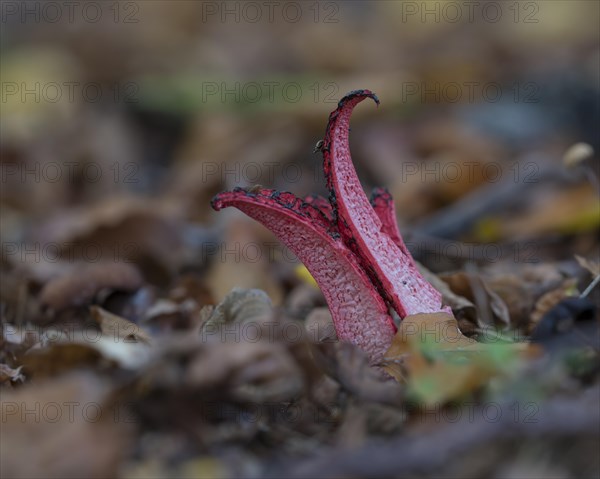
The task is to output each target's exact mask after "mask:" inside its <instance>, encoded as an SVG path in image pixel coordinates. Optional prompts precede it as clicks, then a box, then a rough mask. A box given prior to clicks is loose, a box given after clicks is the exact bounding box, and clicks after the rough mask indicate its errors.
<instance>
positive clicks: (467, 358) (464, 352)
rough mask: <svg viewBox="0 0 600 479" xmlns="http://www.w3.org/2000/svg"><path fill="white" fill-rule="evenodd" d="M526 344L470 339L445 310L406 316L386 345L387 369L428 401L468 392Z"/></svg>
mask: <svg viewBox="0 0 600 479" xmlns="http://www.w3.org/2000/svg"><path fill="white" fill-rule="evenodd" d="M527 351H528V345H527V344H486V343H479V342H477V341H475V340H473V339H470V338H467V337H466V336H464V335H463V334H462V332H461V331H460V329H459V328H458V324H457V322H456V319H455V318H454V317H452V316H450V315H449V314H446V313H434V314H415V315H412V316H407V317H406V318H404V320H403V321H402V322H401V323H400V327H399V329H398V332H397V333H396V336H395V337H394V340H393V342H392V345H391V346H390V348H389V349H388V350H387V352H386V354H385V357H384V361H383V364H382V366H383V369H384V370H385V371H387V372H388V373H389V374H390V375H392V376H393V377H394V378H396V380H397V381H399V382H403V383H407V385H408V387H409V391H410V393H412V394H414V395H415V396H416V397H417V398H418V399H419V400H421V401H423V402H424V403H426V404H429V405H433V404H437V405H439V404H441V403H445V402H446V401H448V400H452V399H457V398H459V397H462V396H465V395H467V394H469V393H471V392H473V391H475V390H476V389H477V388H479V387H481V386H483V385H484V384H486V382H487V381H488V380H489V379H490V378H492V377H493V376H495V375H498V374H502V373H505V372H506V371H507V368H510V367H512V366H513V364H514V361H511V359H517V358H518V357H519V355H520V353H521V352H527Z"/></svg>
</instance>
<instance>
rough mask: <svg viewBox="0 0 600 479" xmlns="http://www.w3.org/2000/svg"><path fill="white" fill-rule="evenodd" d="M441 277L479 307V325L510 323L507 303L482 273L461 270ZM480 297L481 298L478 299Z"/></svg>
mask: <svg viewBox="0 0 600 479" xmlns="http://www.w3.org/2000/svg"><path fill="white" fill-rule="evenodd" d="M439 277H440V278H441V279H442V280H443V281H445V282H446V283H447V284H448V285H449V286H450V289H451V290H452V291H454V293H456V294H458V295H460V296H463V297H465V298H467V299H468V300H469V301H471V302H472V303H474V304H475V305H476V306H477V307H478V325H479V326H480V327H485V326H496V325H498V326H503V327H506V326H508V325H510V316H509V314H508V308H507V307H506V304H505V303H504V301H503V300H502V298H500V296H498V294H496V293H495V292H494V291H492V289H491V288H490V287H489V286H488V284H487V283H486V281H485V280H484V279H483V277H481V275H479V274H474V273H466V272H462V271H459V272H456V273H452V274H441V275H439ZM480 297H481V300H480V301H478V300H479V298H480ZM480 303H481V304H480ZM490 313H491V314H490Z"/></svg>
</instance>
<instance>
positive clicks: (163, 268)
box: [0, 0, 600, 477]
mask: <svg viewBox="0 0 600 479" xmlns="http://www.w3.org/2000/svg"><path fill="white" fill-rule="evenodd" d="M599 8H600V4H599V3H598V2H595V1H578V0H553V1H515V2H513V1H511V2H489V1H481V2H462V1H450V0H444V1H442V0H438V1H400V0H399V1H373V2H363V1H351V2H350V1H349V2H341V1H318V2H287V1H283V2H262V1H261V2H235V1H223V2H222V1H216V2H211V1H177V0H174V1H162V0H148V1H121V2H108V1H106V2H104V1H102V2H87V1H83V2H78V1H76V2H62V1H57V2H37V1H3V2H2V4H1V33H0V42H1V43H0V56H1V60H0V66H1V73H0V76H1V85H2V92H1V94H2V98H1V103H0V108H1V112H0V140H1V143H0V157H1V175H2V176H1V183H0V185H1V190H0V207H1V212H0V240H1V241H2V258H1V261H2V273H1V277H2V287H1V288H0V291H1V299H2V315H3V316H2V317H3V321H4V322H9V323H11V324H17V325H18V324H54V323H56V322H57V321H58V320H60V321H75V322H76V321H77V320H78V319H77V318H79V319H81V318H82V317H86V318H87V317H88V316H89V312H88V311H87V309H85V311H84V312H82V311H81V310H78V309H76V308H80V307H82V306H85V307H87V305H88V304H89V303H90V302H91V299H90V298H92V297H95V300H94V301H95V304H101V305H102V307H103V308H105V309H106V310H107V311H112V312H113V313H115V314H121V315H123V316H125V317H127V318H128V319H130V320H131V321H133V322H135V323H138V322H141V321H142V319H143V320H144V321H149V322H147V323H146V324H150V325H151V326H152V327H155V328H161V327H164V324H168V328H172V329H178V328H182V329H185V328H187V327H189V325H190V322H193V319H190V318H194V317H195V316H194V315H195V314H197V313H198V311H199V310H200V307H201V306H202V305H206V304H217V303H218V302H219V301H221V300H222V299H223V298H224V297H225V295H226V294H227V293H228V292H229V291H230V290H231V289H232V288H233V287H235V286H239V287H245V288H261V289H263V290H265V291H266V292H267V293H268V295H269V297H270V298H271V299H272V301H273V302H274V304H275V305H277V306H284V307H285V308H286V309H287V310H288V311H292V312H294V311H295V312H296V313H294V314H297V315H298V316H302V314H303V313H302V314H301V313H298V309H297V308H298V307H299V306H298V305H299V304H305V302H306V301H307V300H306V297H305V296H302V294H306V291H305V290H302V291H304V293H302V294H299V293H298V287H299V285H301V286H306V283H307V282H310V278H307V276H306V274H305V271H304V270H302V268H301V267H299V265H298V264H297V262H296V260H295V259H294V257H293V255H291V253H289V252H288V251H287V250H285V249H284V248H283V247H282V246H280V245H279V243H278V242H277V240H276V239H275V238H274V237H273V236H272V235H271V234H270V233H269V232H268V231H267V230H266V229H264V228H263V227H261V226H260V225H258V224H257V223H255V222H253V221H251V220H250V219H248V218H246V217H245V216H244V215H243V214H242V213H240V212H238V211H234V210H231V211H230V210H225V211H222V212H220V213H216V212H214V211H213V210H212V209H211V207H210V200H211V198H212V196H213V195H215V194H216V193H218V192H220V191H223V190H226V189H231V188H233V187H235V186H244V187H248V186H252V185H254V184H261V185H263V186H265V187H268V188H276V189H282V190H287V191H292V192H294V193H296V194H297V195H299V196H303V195H308V194H310V193H317V194H321V195H326V194H327V192H326V190H325V182H324V178H323V174H322V171H321V166H322V157H321V154H320V153H319V152H316V153H315V152H314V149H315V144H316V143H317V141H318V140H320V139H322V137H323V134H324V131H325V127H326V123H327V118H328V115H329V113H330V112H331V111H332V110H334V109H335V108H336V104H337V101H338V100H339V99H340V98H341V97H342V96H344V95H345V94H346V93H347V92H349V91H351V90H354V89H360V88H366V89H370V90H372V91H373V92H375V93H376V94H377V95H378V97H379V99H380V100H381V105H380V106H379V107H376V106H375V105H374V104H373V103H371V102H369V103H367V102H364V103H362V104H360V105H359V106H358V107H357V109H356V111H355V113H354V116H353V119H352V133H351V147H352V155H353V159H354V163H355V165H356V168H357V171H358V174H359V176H360V178H361V181H362V182H363V186H364V187H365V190H366V191H367V192H369V191H370V190H371V188H372V187H374V186H386V187H388V188H389V190H390V191H391V192H392V194H393V196H394V199H395V203H396V211H397V214H398V219H399V222H400V225H401V229H402V232H403V234H404V235H405V239H406V242H407V244H408V245H409V249H411V251H412V252H413V254H414V256H415V257H416V258H417V259H418V260H419V261H421V262H422V263H423V264H424V265H425V266H427V267H428V268H429V269H431V270H432V271H434V272H436V273H440V272H447V271H451V270H457V269H461V268H464V267H465V265H466V264H470V265H475V266H474V267H475V268H479V269H480V270H482V271H489V270H493V271H496V272H498V271H503V272H505V273H507V274H508V273H510V274H514V275H517V277H520V278H525V277H526V279H527V280H528V281H532V283H531V284H535V286H531V284H530V283H527V285H525V286H523V285H522V284H521V283H519V284H518V285H516V283H515V280H514V278H515V276H511V277H510V278H512V279H511V280H510V281H505V282H504V283H502V285H498V284H497V285H496V286H497V289H496V291H497V292H498V291H499V292H500V295H501V296H502V299H503V300H504V302H505V303H506V304H507V305H508V310H509V311H510V313H511V316H510V318H511V319H508V316H507V315H506V314H505V313H503V314H500V316H503V318H504V322H505V324H508V323H511V324H512V326H514V327H518V326H519V325H521V326H522V325H524V324H526V323H527V321H528V319H526V318H529V313H530V312H531V311H532V310H533V308H534V303H535V302H534V299H537V298H539V297H540V296H541V295H542V293H543V292H546V291H548V288H549V286H548V284H550V283H551V284H552V285H554V286H553V287H556V285H558V284H562V283H561V281H563V280H564V276H561V274H558V273H557V272H556V271H557V270H556V269H546V270H544V271H543V272H540V269H539V268H538V269H537V270H536V271H537V273H535V274H533V273H531V272H529V273H528V274H530V276H527V275H526V274H525V273H523V268H524V267H533V266H536V267H539V266H544V265H548V264H561V265H563V266H564V267H565V268H566V269H564V270H563V272H564V271H571V272H572V271H574V268H575V266H574V265H576V263H575V260H574V255H576V254H577V255H580V256H582V257H586V258H592V259H593V258H595V259H596V260H597V252H598V224H599V221H600V220H599V219H600V206H599V202H598V191H599V183H598V155H597V153H594V150H595V151H596V152H597V151H598V149H599V148H600V141H599V135H598V132H599V131H600V104H599V98H600V97H599V93H600V91H599V90H600V86H599V85H600V62H599V61H600V60H599V59H600V44H599V29H598V18H599V15H600V10H599ZM107 263H109V264H110V265H111V266H110V268H108V269H105V270H101V271H100V269H99V268H100V266H99V265H104V264H107ZM115 264H117V265H121V266H122V265H123V264H125V265H126V267H124V269H120V266H119V267H116V266H114V265H115ZM82 265H84V266H90V265H93V266H95V269H93V271H92V270H90V271H92V272H90V275H91V277H92V279H89V280H88V279H86V278H87V277H83V276H81V275H80V273H79V271H81V270H80V269H78V268H81V266H82ZM565 265H566V266H565ZM569 268H570V269H569ZM73 272H76V273H73ZM73 274H74V276H73ZM579 274H580V278H582V277H583V276H582V273H581V272H580V273H579ZM69 275H71V276H69ZM64 277H68V278H69V279H68V280H67V281H66V282H65V281H63V282H61V283H60V284H59V285H56V283H54V285H53V286H52V287H49V286H48V285H49V284H52V282H53V281H54V280H55V279H56V278H64ZM542 277H543V278H544V280H543V281H542V280H541V279H540V278H542ZM532 278H534V279H532ZM548 278H550V279H548ZM587 279H588V282H589V278H587ZM541 283H543V284H544V285H545V286H544V287H540V286H539V285H540V284H541ZM141 285H143V287H142V286H141ZM580 285H583V286H585V284H584V283H583V282H582V283H580ZM517 286H518V287H517ZM572 286H573V285H572V284H571V287H572ZM103 287H104V289H103ZM106 287H109V289H110V288H112V289H111V291H114V290H118V291H120V293H119V294H112V293H111V294H110V295H106V294H104V293H102V291H104V290H105V289H106ZM86 288H87V289H86ZM89 291H91V293H90V292H89ZM132 291H137V292H136V293H135V294H133V293H132ZM99 292H100V293H99ZM96 293H98V294H100V296H98V294H96ZM126 293H127V294H126ZM103 294H104V296H103ZM311 294H312V295H313V296H315V295H318V292H317V293H314V292H313V293H311ZM594 294H595V293H594ZM94 295H96V296H94ZM592 296H594V295H592ZM525 297H526V298H527V299H524V298H525ZM594 297H596V300H597V295H596V296H594ZM159 298H163V300H161V301H167V303H164V302H163V303H159ZM164 298H166V299H164ZM189 300H192V302H191V303H190V301H189ZM309 303H310V305H311V307H313V306H314V305H315V304H319V305H321V306H322V305H324V303H323V300H322V298H317V299H314V298H313V299H311V302H309ZM157 304H160V305H161V307H162V308H163V309H160V308H159V309H160V311H158V310H152V308H153V307H156V305H157ZM190 304H191V306H190ZM165 305H166V306H165ZM167 306H168V307H167ZM69 308H71V309H69ZM73 308H75V309H73ZM164 308H166V309H164ZM169 308H171V309H169ZM65 310H68V311H69V313H68V314H67V315H66V316H65V315H63V316H61V315H60V314H62V313H61V312H63V313H64V311H65ZM74 311H75V312H74ZM59 313H60V314H59ZM148 318H150V319H148ZM157 318H158V319H157ZM492 322H493V321H492ZM5 359H6V358H5ZM16 365H17V363H14V364H13V366H15V367H16ZM36 367H37V366H36ZM34 369H35V368H34ZM40 374H41V373H40ZM175 404H176V403H175ZM111 434H112V433H111ZM23 437H24V438H27V436H23ZM77 437H78V436H77ZM109 437H112V436H110V435H109ZM27 440H28V439H27ZM146 440H147V441H150V442H149V443H148V444H150V445H148V444H146V446H144V447H148V448H149V449H143V447H142V446H140V447H142V450H149V451H155V450H158V449H159V448H158V446H156V444H162V443H160V442H157V443H152V439H151V438H150V439H146ZM78 441H79V440H77V442H78ZM83 443H85V441H82V444H83ZM152 444H155V445H154V446H152ZM174 444H178V443H174ZM187 446H188V447H189V444H188V445H187ZM82 447H83V446H82ZM160 447H162V446H160ZM171 447H174V448H175V449H177V447H175V446H173V444H171ZM169 451H171V452H173V451H172V450H171V449H169ZM100 452H102V451H100ZM104 452H106V454H107V455H105V456H100V457H101V458H100V459H98V461H99V462H98V464H96V463H94V464H93V465H92V466H93V467H92V466H90V467H92V469H93V468H94V467H96V466H98V468H97V469H94V470H97V471H103V472H104V473H106V471H113V472H114V470H113V469H111V468H110V467H111V466H106V465H107V464H114V463H115V460H114V457H115V456H113V455H111V454H117V453H115V451H113V450H109V451H104ZM90 454H91V453H90ZM94 454H95V453H94ZM94 454H91V455H90V456H87V455H86V454H85V453H82V457H91V456H94ZM169 454H170V453H169ZM117 455H118V454H117ZM169 457H171V458H173V457H177V455H176V454H175V453H174V452H173V455H172V456H169ZM103 461H104V462H103ZM78 466H81V464H76V465H75V466H73V467H74V470H75V471H77V470H78V469H77V467H78ZM204 466H206V465H204ZM204 466H203V467H204ZM209 466H210V467H212V466H211V465H210V464H209V465H208V466H206V467H208V468H209V470H212V469H210V467H209ZM106 467H108V469H106ZM57 470H58V471H60V472H61V473H62V472H64V469H61V468H60V467H59V468H58V469H57ZM23 477H24V476H23ZM28 477H29V476H28Z"/></svg>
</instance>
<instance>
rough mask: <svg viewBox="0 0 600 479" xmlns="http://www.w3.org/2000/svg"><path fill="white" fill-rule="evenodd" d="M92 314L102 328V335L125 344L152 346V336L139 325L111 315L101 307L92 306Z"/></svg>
mask: <svg viewBox="0 0 600 479" xmlns="http://www.w3.org/2000/svg"><path fill="white" fill-rule="evenodd" d="M90 314H91V315H92V319H94V321H96V322H97V323H98V325H99V326H100V330H101V331H102V334H103V335H106V336H108V337H109V338H110V337H112V338H114V339H115V340H117V339H122V340H123V341H124V342H133V343H137V342H141V343H144V344H150V343H151V342H152V339H151V337H150V335H149V334H148V333H147V332H146V331H144V330H143V329H142V328H140V327H139V326H138V325H137V324H135V323H132V322H131V321H128V320H127V319H124V318H121V317H120V316H116V315H114V314H112V313H109V312H108V311H106V310H104V309H102V308H101V307H99V306H91V307H90Z"/></svg>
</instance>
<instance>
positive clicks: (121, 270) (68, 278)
mask: <svg viewBox="0 0 600 479" xmlns="http://www.w3.org/2000/svg"><path fill="white" fill-rule="evenodd" d="M142 283H143V279H142V276H141V275H140V272H139V271H138V269H137V268H136V267H135V266H134V265H132V264H128V263H112V262H107V263H88V264H86V265H84V266H81V267H80V268H77V269H75V270H73V271H70V272H69V273H67V274H65V275H64V276H60V277H58V278H55V279H53V280H51V281H49V282H48V283H46V285H45V286H44V288H43V289H42V292H41V293H40V300H41V302H42V304H43V305H45V306H47V307H49V308H51V309H53V310H54V311H60V310H62V309H65V308H67V307H69V306H83V305H86V304H89V303H90V302H92V300H93V299H94V297H95V296H96V295H97V294H98V293H99V292H100V291H102V290H103V289H113V290H122V291H135V290H136V289H137V288H139V287H140V286H141V285H142Z"/></svg>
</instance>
